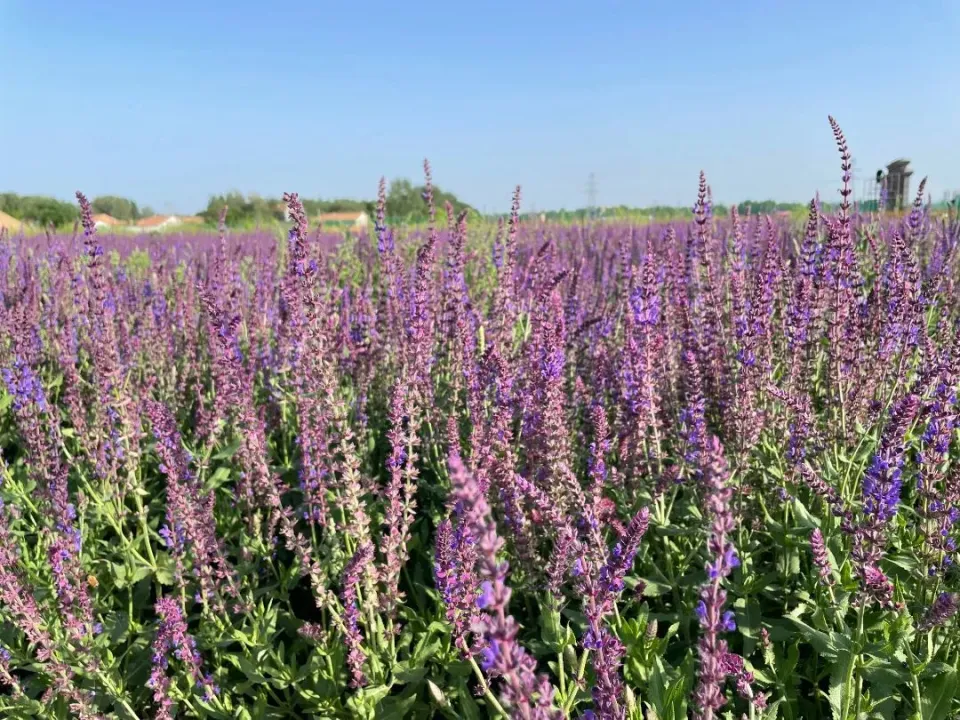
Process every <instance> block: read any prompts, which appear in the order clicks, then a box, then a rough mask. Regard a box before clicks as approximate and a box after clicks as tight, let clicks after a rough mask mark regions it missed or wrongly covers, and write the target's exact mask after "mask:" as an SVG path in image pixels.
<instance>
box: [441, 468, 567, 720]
mask: <svg viewBox="0 0 960 720" xmlns="http://www.w3.org/2000/svg"><path fill="white" fill-rule="evenodd" d="M448 463H449V467H450V480H451V484H452V486H453V491H452V492H453V496H452V500H453V502H454V506H455V507H456V508H457V509H458V520H457V522H458V525H460V526H462V527H463V528H464V535H465V536H466V537H468V538H470V541H471V542H472V543H473V544H475V546H476V547H477V549H478V556H477V562H476V571H477V573H478V575H479V578H480V580H481V588H480V589H481V592H480V594H479V596H478V597H477V600H476V605H477V608H478V609H479V610H480V611H481V612H480V614H479V617H478V619H477V620H476V622H475V623H474V627H473V632H474V635H475V637H476V640H477V643H478V646H479V648H480V658H481V666H482V668H483V670H484V672H486V673H487V675H488V677H490V678H491V679H494V678H499V679H500V681H501V682H500V693H499V695H500V702H501V703H502V704H503V706H504V707H505V708H506V709H507V711H508V712H509V713H510V714H511V717H517V718H524V719H529V720H553V719H554V718H559V717H560V715H559V712H558V711H557V709H556V708H555V707H554V706H553V688H552V687H551V686H550V682H549V680H548V679H547V678H546V677H544V676H542V675H541V676H538V675H537V672H536V668H537V663H536V660H535V659H534V658H533V657H532V656H531V655H530V654H529V653H528V652H527V651H526V649H525V648H524V647H523V646H522V645H521V644H520V643H519V642H518V641H517V633H518V631H519V626H518V625H517V622H516V621H515V620H514V619H513V617H512V616H511V615H508V614H507V606H508V604H509V602H510V594H511V591H510V588H509V587H508V586H507V584H506V576H507V570H508V567H509V566H508V564H507V562H506V561H500V560H498V558H497V555H498V553H499V550H500V548H501V547H502V545H503V541H502V540H501V539H500V538H499V536H498V535H497V527H496V524H495V523H494V521H493V517H492V514H491V510H490V506H489V505H488V504H487V500H486V497H485V496H484V493H482V492H481V491H480V486H479V484H478V482H477V480H476V478H475V477H474V476H473V473H471V472H469V471H468V470H467V468H466V467H465V466H464V464H463V461H462V460H461V459H460V457H459V455H458V454H457V453H456V452H451V453H450V456H449V459H448ZM460 571H461V572H467V573H469V572H473V571H474V568H460Z"/></svg>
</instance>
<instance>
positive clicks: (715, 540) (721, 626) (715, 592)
mask: <svg viewBox="0 0 960 720" xmlns="http://www.w3.org/2000/svg"><path fill="white" fill-rule="evenodd" d="M728 480H729V472H728V470H727V463H726V459H725V458H724V455H723V447H722V446H721V444H720V441H719V439H717V438H716V437H715V436H711V437H710V439H709V440H708V441H707V443H706V451H705V462H704V473H703V488H704V491H705V493H706V495H705V497H704V510H705V513H704V514H705V515H706V517H707V518H708V519H709V520H710V535H709V537H708V540H707V550H708V551H709V556H710V560H709V561H708V562H707V566H706V570H707V577H708V582H707V584H706V585H704V586H703V588H702V589H701V591H700V602H699V603H698V605H697V616H698V617H699V618H700V624H701V627H702V635H701V636H700V641H699V643H698V646H697V647H698V653H699V656H700V668H699V680H698V683H697V688H696V690H695V691H694V695H693V700H694V702H695V704H696V706H697V708H698V713H697V717H698V718H699V719H700V720H713V719H714V718H715V717H716V713H717V711H718V710H720V708H722V707H723V706H724V705H725V704H726V702H727V701H726V698H725V697H724V695H723V684H724V681H725V680H726V676H727V675H728V674H729V672H728V670H727V668H726V667H725V665H724V662H725V660H726V658H727V655H728V654H729V652H728V650H727V642H726V640H722V639H720V637H719V636H720V634H721V633H723V632H732V631H733V630H735V629H736V622H735V621H734V616H733V613H732V612H731V611H730V610H724V604H725V603H726V600H727V594H726V591H725V590H724V589H723V586H722V583H723V581H724V579H725V578H726V577H727V576H729V575H730V573H731V572H732V571H733V569H734V568H736V567H737V566H739V565H740V560H739V558H738V557H737V553H736V549H735V548H734V546H733V543H732V542H731V541H730V535H731V533H732V532H733V530H734V528H735V523H734V516H733V510H732V508H731V498H732V495H733V488H731V487H730V485H729V484H728Z"/></svg>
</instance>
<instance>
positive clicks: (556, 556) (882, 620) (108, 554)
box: [0, 120, 960, 720]
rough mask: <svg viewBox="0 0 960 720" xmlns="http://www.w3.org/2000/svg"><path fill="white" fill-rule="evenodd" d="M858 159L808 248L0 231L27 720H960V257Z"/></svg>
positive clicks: (630, 232) (533, 235)
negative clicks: (857, 185) (861, 178)
mask: <svg viewBox="0 0 960 720" xmlns="http://www.w3.org/2000/svg"><path fill="white" fill-rule="evenodd" d="M831 124H832V125H833V129H834V136H835V140H836V143H837V145H838V148H839V153H840V158H839V160H840V162H839V163H838V172H837V176H838V183H837V184H838V186H840V187H842V190H841V195H840V199H841V200H842V202H841V203H840V204H839V208H838V209H836V207H837V206H836V205H835V206H834V207H835V209H833V210H826V209H824V208H823V207H821V205H820V203H819V201H818V200H816V199H814V200H812V201H811V203H810V212H809V220H808V221H807V222H806V224H805V225H803V224H798V225H793V224H791V223H790V222H789V221H787V220H785V219H776V220H774V219H771V218H769V217H759V216H753V215H749V214H747V215H743V216H738V215H737V213H736V211H735V210H734V211H732V212H731V214H730V215H729V216H726V215H725V216H723V217H720V216H715V215H714V213H713V210H712V207H711V200H710V196H711V193H710V191H709V188H708V186H707V182H706V179H705V178H704V177H703V176H702V175H701V178H700V183H699V188H697V187H696V178H692V183H691V196H693V195H694V194H695V195H696V205H695V207H694V216H693V220H692V221H691V222H689V223H686V222H678V223H675V224H671V225H648V226H642V227H635V226H630V225H627V224H597V225H593V226H579V225H577V226H560V225H549V224H538V223H530V222H527V221H521V219H520V214H519V211H520V204H521V196H520V188H517V190H516V193H515V196H514V205H513V213H512V215H511V216H510V217H508V218H505V220H504V222H503V223H501V224H500V225H499V227H496V226H487V225H481V226H478V227H473V226H468V223H467V219H466V215H465V214H464V215H460V216H453V213H452V210H448V211H446V212H445V209H444V208H442V207H441V208H435V207H434V205H433V198H432V195H431V192H430V188H431V179H430V169H429V165H426V164H425V170H426V187H427V189H428V190H427V192H426V193H425V197H424V202H425V203H426V204H427V206H428V207H429V209H430V214H431V217H432V218H434V220H433V222H431V223H430V225H429V227H427V228H424V229H414V230H403V231H400V230H399V229H392V228H390V227H385V226H384V220H383V192H384V188H383V185H382V184H381V204H380V213H379V215H378V220H377V223H376V227H375V231H374V232H373V233H371V234H370V235H366V234H364V235H360V236H359V237H352V236H338V235H335V234H328V233H322V232H321V233H317V232H315V231H314V230H313V229H311V228H309V227H308V224H307V220H306V216H305V214H304V212H303V209H302V205H301V204H300V201H299V199H298V197H297V195H296V194H289V195H287V196H286V197H285V198H284V199H285V201H286V203H287V205H288V208H289V211H290V213H291V216H292V218H293V223H292V229H291V230H290V232H289V237H285V238H276V237H274V236H272V235H270V234H268V233H262V234H256V233H249V234H236V233H228V232H226V231H225V230H222V231H221V233H220V234H219V236H216V235H212V236H207V235H196V236H190V235H171V236H165V237H162V238H147V237H142V238H135V237H132V236H110V235H103V234H100V233H98V232H97V231H96V230H95V228H94V223H93V220H92V219H91V211H90V207H89V205H88V204H87V202H86V199H85V198H84V197H83V195H81V194H80V193H78V194H77V198H78V201H79V204H80V209H81V216H82V218H83V222H82V224H81V227H80V228H79V229H78V232H77V233H75V234H74V236H69V235H56V234H48V235H46V236H38V237H22V236H20V237H18V236H12V235H10V234H7V235H5V236H3V235H0V298H2V302H0V368H2V379H3V382H2V383H0V481H2V482H0V497H2V506H0V686H2V689H0V717H3V718H32V717H44V718H66V717H81V718H101V717H111V718H114V717H115V718H124V719H126V720H131V719H132V718H154V717H156V718H170V717H181V718H224V719H226V718H237V719H240V718H243V719H254V718H385V719H386V718H394V719H398V720H399V719H400V718H433V717H436V718H523V719H534V718H536V719H546V718H599V719H603V720H607V719H622V718H630V719H633V720H640V719H646V720H655V719H658V720H680V719H681V718H687V717H695V718H703V719H709V718H741V717H746V718H751V719H753V718H784V719H787V720H800V719H801V718H809V719H816V718H833V719H834V720H854V719H858V718H883V719H886V720H893V719H900V718H902V719H910V720H914V719H918V720H946V719H947V718H953V717H956V716H957V713H958V712H960V692H958V674H957V673H958V664H960V642H958V641H960V633H958V626H957V620H956V610H957V602H958V599H957V594H956V593H957V592H958V591H960V573H958V572H957V568H956V567H955V561H956V559H957V547H956V541H955V538H956V535H957V530H958V529H960V528H957V527H955V525H954V523H955V521H956V520H957V518H958V516H960V461H958V452H960V445H958V443H957V438H956V435H957V432H956V428H957V422H956V414H957V396H956V390H957V385H958V382H960V308H958V298H960V288H958V285H957V281H958V279H960V256H958V252H957V248H958V244H960V223H958V222H957V221H956V219H954V218H949V217H948V218H942V217H933V216H932V215H931V214H930V213H929V212H928V210H927V209H926V208H925V207H924V203H923V186H922V184H921V187H920V191H919V193H918V195H917V201H916V203H915V204H914V206H913V208H912V211H910V212H909V213H908V214H906V215H904V216H903V217H899V216H897V217H889V216H885V215H879V214H876V213H872V214H861V213H859V212H858V210H857V208H856V207H854V206H853V205H852V204H851V203H850V202H849V197H850V193H851V188H850V184H849V181H850V152H849V150H848V148H847V144H846V141H845V139H844V137H843V134H842V132H841V131H840V129H839V127H838V126H837V125H836V124H835V123H833V121H832V120H831ZM825 142H829V135H826V136H825ZM224 213H229V208H225V209H224Z"/></svg>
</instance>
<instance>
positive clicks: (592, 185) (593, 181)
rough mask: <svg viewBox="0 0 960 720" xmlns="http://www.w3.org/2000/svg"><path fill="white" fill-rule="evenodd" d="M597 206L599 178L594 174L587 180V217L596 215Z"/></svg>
mask: <svg viewBox="0 0 960 720" xmlns="http://www.w3.org/2000/svg"><path fill="white" fill-rule="evenodd" d="M596 205H597V178H596V176H595V175H594V174H593V173H590V176H589V177H588V178H587V217H590V218H592V217H593V216H594V215H595V214H596Z"/></svg>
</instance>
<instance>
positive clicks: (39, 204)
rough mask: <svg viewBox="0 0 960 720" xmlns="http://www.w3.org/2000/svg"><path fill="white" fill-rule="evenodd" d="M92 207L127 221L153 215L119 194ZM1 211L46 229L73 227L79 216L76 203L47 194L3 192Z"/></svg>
mask: <svg viewBox="0 0 960 720" xmlns="http://www.w3.org/2000/svg"><path fill="white" fill-rule="evenodd" d="M90 205H91V207H92V208H93V212H94V213H95V214H99V213H106V214H107V215H110V216H111V217H115V218H116V219H117V220H124V221H127V222H134V221H136V220H139V219H140V218H144V217H150V216H151V215H153V210H152V209H150V208H149V207H138V206H137V204H136V203H135V202H134V201H133V200H130V199H128V198H123V197H118V196H116V195H101V196H100V197H96V198H94V199H93V201H92V202H91V203H90ZM0 212H4V213H6V214H7V215H10V216H11V217H14V218H16V219H17V220H22V221H24V222H27V223H33V224H35V225H41V226H43V227H46V226H48V225H51V224H52V225H56V226H58V227H59V226H62V225H69V224H71V223H73V222H74V221H76V220H77V218H78V217H79V211H78V210H77V205H76V203H74V202H65V201H63V200H57V199H56V198H52V197H48V196H46V195H18V194H17V193H13V192H5V193H0Z"/></svg>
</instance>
